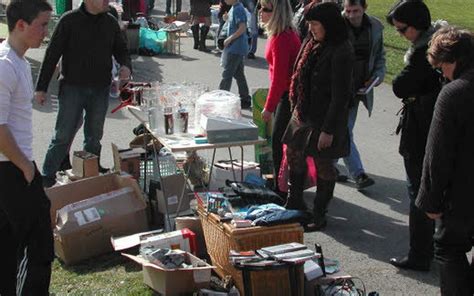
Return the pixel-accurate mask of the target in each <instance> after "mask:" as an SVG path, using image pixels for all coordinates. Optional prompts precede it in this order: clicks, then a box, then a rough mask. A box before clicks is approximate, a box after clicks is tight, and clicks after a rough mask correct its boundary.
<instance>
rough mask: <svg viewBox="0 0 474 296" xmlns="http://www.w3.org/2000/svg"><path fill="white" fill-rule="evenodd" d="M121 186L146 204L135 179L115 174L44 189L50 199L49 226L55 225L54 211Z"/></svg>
mask: <svg viewBox="0 0 474 296" xmlns="http://www.w3.org/2000/svg"><path fill="white" fill-rule="evenodd" d="M123 187H131V188H132V189H133V191H134V193H135V197H136V199H137V200H139V201H140V203H142V204H143V205H144V206H146V203H145V199H144V198H143V195H142V192H141V190H140V187H139V186H138V184H137V182H136V180H134V179H132V178H125V177H121V176H118V175H115V174H109V175H103V176H98V177H93V178H88V179H83V180H79V181H76V182H72V183H69V184H66V185H62V186H55V187H51V188H48V189H46V190H45V192H46V194H47V195H48V198H49V199H50V201H51V224H52V225H51V227H52V228H54V227H55V225H56V217H57V215H56V211H57V210H59V209H61V208H63V207H65V206H67V205H69V204H71V203H75V202H78V201H81V200H84V199H88V198H91V197H94V196H97V195H100V194H104V193H107V192H111V191H114V190H117V189H120V188H123Z"/></svg>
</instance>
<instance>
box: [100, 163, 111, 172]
mask: <svg viewBox="0 0 474 296" xmlns="http://www.w3.org/2000/svg"><path fill="white" fill-rule="evenodd" d="M108 172H110V169H109V168H104V167H102V166H101V165H99V173H101V174H107V173H108Z"/></svg>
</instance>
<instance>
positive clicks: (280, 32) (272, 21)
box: [259, 0, 301, 190]
mask: <svg viewBox="0 0 474 296" xmlns="http://www.w3.org/2000/svg"><path fill="white" fill-rule="evenodd" d="M259 5H260V8H259V17H260V20H261V22H262V23H263V25H264V27H265V31H266V33H267V36H268V42H267V45H266V48H265V59H266V60H267V62H268V69H269V76H270V89H269V92H268V96H267V101H266V103H265V107H264V109H263V111H262V118H263V120H264V121H265V122H268V121H269V120H270V119H271V117H272V114H273V113H274V115H275V118H274V121H273V133H272V149H273V165H274V170H275V190H278V184H277V179H278V178H276V176H277V175H278V172H279V170H280V163H281V159H282V156H283V152H282V143H281V137H282V136H283V133H284V132H285V129H286V126H287V125H288V122H289V120H290V117H291V112H290V102H289V100H288V90H289V87H290V81H291V76H292V73H293V65H294V63H295V60H296V57H297V55H298V52H299V49H300V46H301V42H300V38H299V36H298V34H297V33H296V30H295V28H294V27H293V24H292V17H293V13H292V9H291V5H290V2H289V0H261V1H260V3H259Z"/></svg>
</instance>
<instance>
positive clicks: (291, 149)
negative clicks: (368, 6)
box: [282, 2, 354, 231]
mask: <svg viewBox="0 0 474 296" xmlns="http://www.w3.org/2000/svg"><path fill="white" fill-rule="evenodd" d="M305 10H306V12H305V20H306V21H307V22H308V26H309V34H308V36H307V37H306V39H305V40H304V42H303V45H302V47H301V50H300V52H299V54H298V57H297V59H296V63H295V69H294V73H293V76H292V80H291V84H290V104H291V110H292V118H291V119H290V122H289V124H288V127H287V129H286V131H285V133H284V135H283V138H282V141H283V143H285V144H287V158H288V165H289V184H288V186H289V187H288V188H289V190H288V201H287V205H286V207H287V208H289V209H299V210H306V208H305V206H304V203H303V189H304V181H305V175H306V161H305V159H306V156H308V155H309V156H312V157H313V159H314V162H315V166H316V168H317V171H318V176H317V189H316V198H315V200H314V207H313V217H312V219H311V220H312V221H308V223H307V224H306V225H305V229H306V231H315V230H321V229H323V228H324V227H325V226H326V223H327V222H326V212H327V208H328V205H329V201H330V200H331V198H332V197H333V192H334V186H335V181H336V176H337V174H336V169H335V167H334V164H333V159H335V158H339V157H344V156H347V155H348V154H349V137H348V135H349V134H348V129H347V119H348V106H349V101H350V100H351V98H352V96H353V94H354V90H353V83H352V71H353V64H354V51H353V48H352V46H351V44H350V42H349V38H348V32H347V27H346V25H345V22H344V19H343V18H342V16H341V12H340V10H339V8H338V6H337V5H336V4H334V3H315V2H312V3H310V4H309V5H308V6H307V7H306V9H305Z"/></svg>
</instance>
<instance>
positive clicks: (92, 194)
mask: <svg viewBox="0 0 474 296" xmlns="http://www.w3.org/2000/svg"><path fill="white" fill-rule="evenodd" d="M46 194H47V195H48V197H49V199H50V200H51V219H52V220H51V221H52V227H53V229H54V239H55V252H56V254H57V255H58V257H59V258H61V259H62V260H63V261H64V263H66V264H74V263H77V262H80V261H81V260H84V259H88V258H91V257H94V256H96V255H100V254H105V253H107V252H110V251H112V250H113V249H112V245H111V244H110V237H111V236H123V235H128V234H132V233H136V232H141V231H144V230H147V228H148V223H147V216H146V203H145V200H144V199H143V196H142V194H141V191H140V188H139V187H138V185H137V183H136V181H135V180H133V179H131V178H125V177H121V176H118V175H105V176H99V177H95V178H89V179H83V180H79V181H77V182H74V183H70V184H66V185H63V186H57V187H52V188H49V189H47V190H46ZM78 202H79V203H78Z"/></svg>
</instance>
